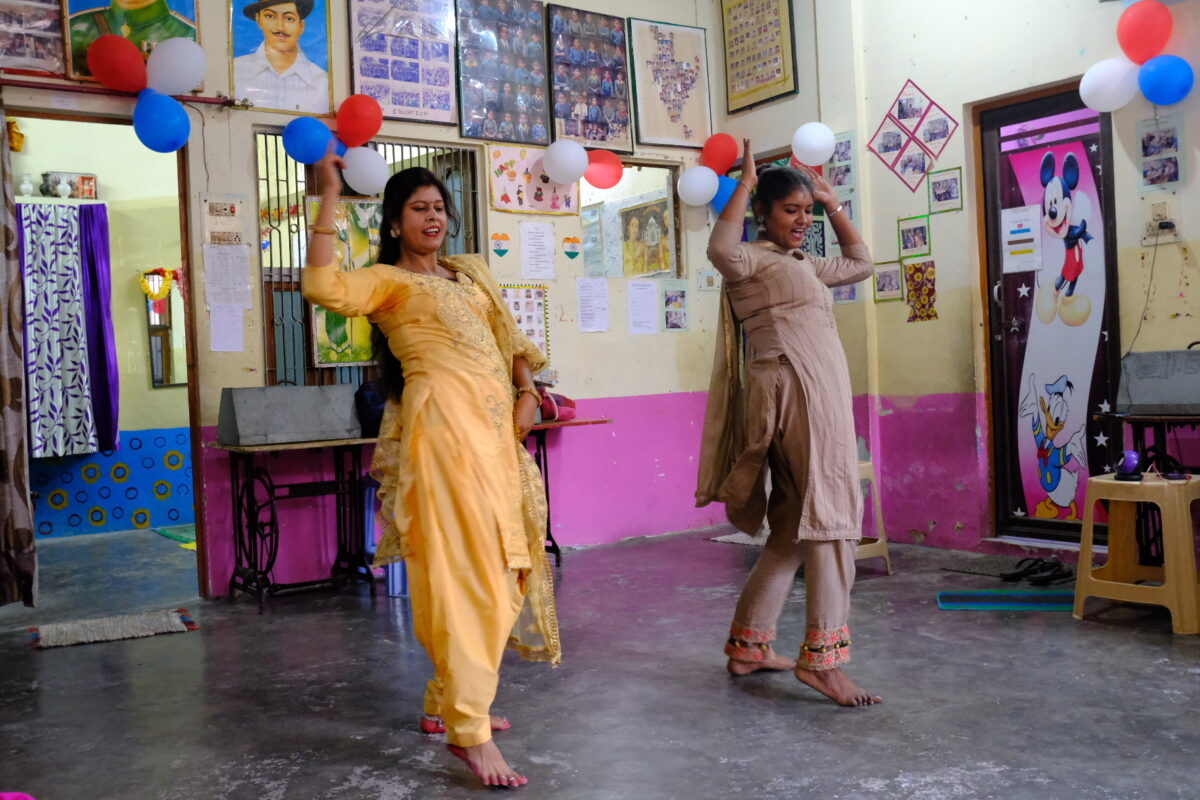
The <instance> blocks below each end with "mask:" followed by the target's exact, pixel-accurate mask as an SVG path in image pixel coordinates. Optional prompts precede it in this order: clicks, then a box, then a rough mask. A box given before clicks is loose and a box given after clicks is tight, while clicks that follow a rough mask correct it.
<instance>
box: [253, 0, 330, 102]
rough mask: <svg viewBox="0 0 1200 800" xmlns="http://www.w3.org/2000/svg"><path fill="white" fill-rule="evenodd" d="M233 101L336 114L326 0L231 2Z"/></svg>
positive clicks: (327, 4)
mask: <svg viewBox="0 0 1200 800" xmlns="http://www.w3.org/2000/svg"><path fill="white" fill-rule="evenodd" d="M230 16H231V23H230V36H229V41H230V49H231V51H232V52H231V56H232V60H231V68H230V71H231V73H232V79H233V96H234V98H236V99H238V100H243V99H244V100H249V101H250V102H251V103H253V104H254V107H255V108H260V109H264V110H267V111H284V112H287V113H289V114H297V113H300V114H328V113H329V112H330V111H332V110H333V85H332V82H331V80H330V77H329V60H330V56H329V3H328V0H233V2H232V10H231V15H230Z"/></svg>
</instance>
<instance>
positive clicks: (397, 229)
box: [391, 225, 400, 239]
mask: <svg viewBox="0 0 1200 800" xmlns="http://www.w3.org/2000/svg"><path fill="white" fill-rule="evenodd" d="M391 233H392V238H393V239H399V238H400V226H399V225H393V226H392V230H391Z"/></svg>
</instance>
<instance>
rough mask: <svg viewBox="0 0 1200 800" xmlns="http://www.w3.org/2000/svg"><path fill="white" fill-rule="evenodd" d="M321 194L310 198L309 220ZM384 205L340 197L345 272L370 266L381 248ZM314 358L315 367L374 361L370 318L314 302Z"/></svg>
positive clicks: (337, 219) (339, 260)
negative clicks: (344, 315)
mask: <svg viewBox="0 0 1200 800" xmlns="http://www.w3.org/2000/svg"><path fill="white" fill-rule="evenodd" d="M320 204H321V199H320V198H319V197H309V198H306V210H307V212H308V218H309V219H316V218H317V211H318V210H319V208H320ZM382 218H383V214H382V206H381V205H380V203H379V201H377V200H339V201H338V204H337V209H336V210H335V211H334V217H333V228H334V230H335V231H337V235H336V237H335V238H334V241H333V255H334V263H335V264H336V265H337V268H338V269H340V270H342V271H343V272H350V271H353V270H356V269H361V268H363V267H367V266H370V265H371V264H372V263H374V258H373V256H374V254H375V253H376V252H378V250H379V224H380V222H381V221H382ZM311 313H312V319H311V320H310V324H311V326H312V327H311V330H312V337H311V339H312V357H313V366H314V367H351V366H364V365H367V364H373V363H374V361H375V356H374V353H373V351H372V348H371V324H370V323H369V322H368V321H367V318H366V317H349V318H348V317H343V316H342V315H341V314H334V313H333V312H332V311H326V310H325V309H324V308H322V307H321V306H318V305H316V304H315V303H314V304H312V312H311Z"/></svg>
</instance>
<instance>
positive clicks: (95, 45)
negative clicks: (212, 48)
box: [87, 33, 207, 153]
mask: <svg viewBox="0 0 1200 800" xmlns="http://www.w3.org/2000/svg"><path fill="white" fill-rule="evenodd" d="M87 64H88V69H89V70H90V71H91V73H92V75H94V76H95V78H96V80H98V81H100V84H101V85H102V86H105V87H107V88H109V89H114V90H116V91H118V92H133V93H135V94H137V96H138V100H137V105H136V106H135V107H134V110H133V130H134V133H136V134H137V137H138V140H139V141H141V143H142V144H144V145H146V147H149V148H150V149H151V150H153V151H155V152H156V153H173V152H175V151H176V150H178V149H179V148H181V147H183V146H184V145H185V144H187V140H188V137H189V136H191V133H192V123H191V120H189V119H188V115H187V111H185V110H184V108H183V105H182V104H181V103H180V102H179V101H178V100H176V99H175V98H174V97H172V96H171V95H182V94H187V93H188V92H190V91H192V90H193V89H195V88H196V87H198V86H199V85H200V83H201V82H202V81H203V80H204V72H205V69H206V68H207V62H206V60H205V57H204V50H203V48H201V47H200V45H198V44H197V43H196V42H194V41H192V40H191V39H184V38H174V39H165V40H164V41H161V42H159V43H158V44H157V45H155V47H154V51H153V52H152V53H151V54H150V59H149V61H147V60H146V59H145V58H144V57H143V56H142V51H141V50H139V49H138V47H137V45H135V44H134V43H133V42H131V41H129V40H128V39H126V38H125V37H124V36H117V35H116V34H113V33H109V34H105V35H104V36H101V37H100V38H98V39H96V41H94V42H92V44H91V46H90V47H88V51H87Z"/></svg>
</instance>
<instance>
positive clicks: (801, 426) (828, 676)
mask: <svg viewBox="0 0 1200 800" xmlns="http://www.w3.org/2000/svg"><path fill="white" fill-rule="evenodd" d="M753 163H754V162H753V158H752V156H751V150H750V143H749V140H746V141H745V151H744V155H743V161H742V164H743V165H745V166H744V167H743V175H742V178H741V180H740V182H739V184H738V186H737V188H736V189H735V190H734V193H733V196H732V197H731V198H730V200H729V202H728V203H727V205H726V206H725V209H724V210H723V211H722V212H721V215H720V217H719V218H718V220H717V222H716V225H715V227H714V228H713V232H712V236H711V238H710V239H709V244H708V258H709V260H710V261H712V263H713V266H715V267H716V268H717V269H718V270H719V271H720V272H721V275H722V276H723V277H724V288H723V290H722V297H723V302H722V304H721V311H722V317H721V324H720V327H719V332H718V341H717V354H716V360H715V363H714V367H713V378H712V384H711V386H710V389H709V398H708V412H707V415H706V418H705V426H704V441H703V447H702V451H701V460H700V461H701V463H700V479H699V486H698V488H697V491H696V498H697V501H698V504H699V505H706V504H708V503H710V502H713V501H718V502H723V503H725V509H726V513H727V515H728V517H729V520H730V522H732V523H733V524H734V525H735V526H737V527H738V528H739V529H741V530H743V531H745V532H747V533H750V534H756V533H757V532H758V531H759V529H760V528H761V526H762V522H763V517H764V515H765V516H766V519H767V521H768V523H769V526H770V535H769V537H768V539H767V542H766V546H765V547H764V548H763V553H762V555H761V556H760V557H759V559H758V562H757V563H756V564H755V565H754V569H753V571H752V572H751V573H750V577H749V578H748V579H747V581H746V586H745V588H744V589H743V590H742V595H741V597H740V599H739V600H738V605H737V610H736V612H735V613H734V618H733V625H732V627H731V629H730V632H729V640H728V643H727V644H726V647H725V653H726V654H727V655H728V656H729V662H728V669H729V671H730V672H731V673H733V674H734V675H745V674H747V673H750V672H754V671H757V670H760V669H775V670H779V669H794V670H795V674H796V677H797V678H799V679H800V680H801V681H803V682H804V683H806V684H807V685H809V686H811V687H813V688H814V689H816V690H817V691H819V692H821V693H823V694H825V695H827V696H828V697H830V698H832V699H833V700H836V701H837V702H838V703H840V704H841V705H846V706H861V705H871V704H873V703H877V702H879V701H880V698H879V697H877V696H875V695H872V694H870V693H868V692H866V691H864V690H862V689H861V688H859V687H858V686H857V685H856V684H855V683H854V682H853V681H851V680H850V678H849V677H848V676H847V675H846V673H845V672H844V671H843V670H842V666H843V665H844V664H846V663H848V662H849V661H850V629H849V627H848V625H847V620H848V616H849V611H850V588H851V586H852V585H853V582H854V552H855V547H856V545H857V543H858V540H859V539H860V538H861V535H862V534H861V513H862V512H861V504H862V499H861V495H860V491H861V490H860V488H859V479H858V452H857V440H856V438H855V433H854V419H853V416H852V413H851V396H850V374H849V369H848V368H847V365H846V355H845V352H844V351H843V349H842V344H841V340H840V339H839V338H838V333H837V327H836V324H835V322H834V317H833V297H832V293H831V292H830V290H829V287H831V286H841V285H844V284H850V283H856V282H858V281H861V280H863V279H864V278H866V277H867V276H869V275H870V274H871V273H872V263H871V256H870V253H869V252H868V251H867V247H866V245H865V244H864V243H863V240H862V237H861V236H859V234H858V231H857V230H855V228H854V225H853V223H851V221H850V219H849V215H848V214H847V213H846V212H845V211H844V210H843V208H842V206H841V205H840V204H839V203H838V198H837V195H836V193H835V192H834V191H833V188H832V187H831V186H830V185H829V184H828V183H827V182H826V181H825V180H823V179H821V178H820V177H819V176H817V175H816V173H815V172H813V171H811V170H808V169H807V168H805V171H803V172H802V171H800V170H796V169H792V168H779V169H770V170H767V171H766V172H764V173H763V174H762V176H761V177H757V176H756V175H755V172H754V169H753V166H752V165H753ZM756 184H757V187H758V191H757V194H756V196H755V199H754V210H755V216H756V217H757V218H758V220H759V223H760V225H762V233H761V234H760V236H761V238H760V239H759V240H758V241H756V242H754V243H750V244H748V243H745V242H742V241H741V233H742V221H743V219H744V218H745V214H746V206H747V203H748V202H749V201H750V194H751V190H753V189H754V187H755V185H756ZM814 201H818V202H820V203H822V204H824V206H825V208H826V218H827V219H828V221H829V223H830V225H831V226H832V228H833V231H834V233H835V234H836V235H837V238H838V243H839V244H840V245H841V249H842V257H841V258H819V257H815V256H809V255H805V254H803V253H802V252H801V251H800V249H799V248H800V246H801V245H802V244H803V243H804V235H805V233H806V232H807V230H808V228H809V226H811V225H812V209H813V202H814ZM743 332H744V334H745V349H744V351H743V348H742V335H741V334H742V333H743ZM743 381H744V385H743ZM768 465H769V466H770V471H771V495H770V499H769V500H768V499H767V497H766V490H765V486H764V472H765V470H764V468H765V467H766V466H768ZM801 564H804V565H805V570H804V579H805V591H806V616H807V624H806V633H805V637H804V642H803V644H801V646H800V657H799V659H798V660H792V659H789V658H784V657H783V656H780V655H778V654H777V653H776V652H775V651H774V650H773V649H772V647H771V642H772V641H773V640H774V639H775V637H776V624H777V622H778V620H779V615H780V613H781V612H782V611H783V605H784V602H785V601H786V600H787V597H788V594H789V593H790V591H791V587H792V582H793V581H794V579H795V576H796V571H797V570H798V569H799V568H800V566H801Z"/></svg>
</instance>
